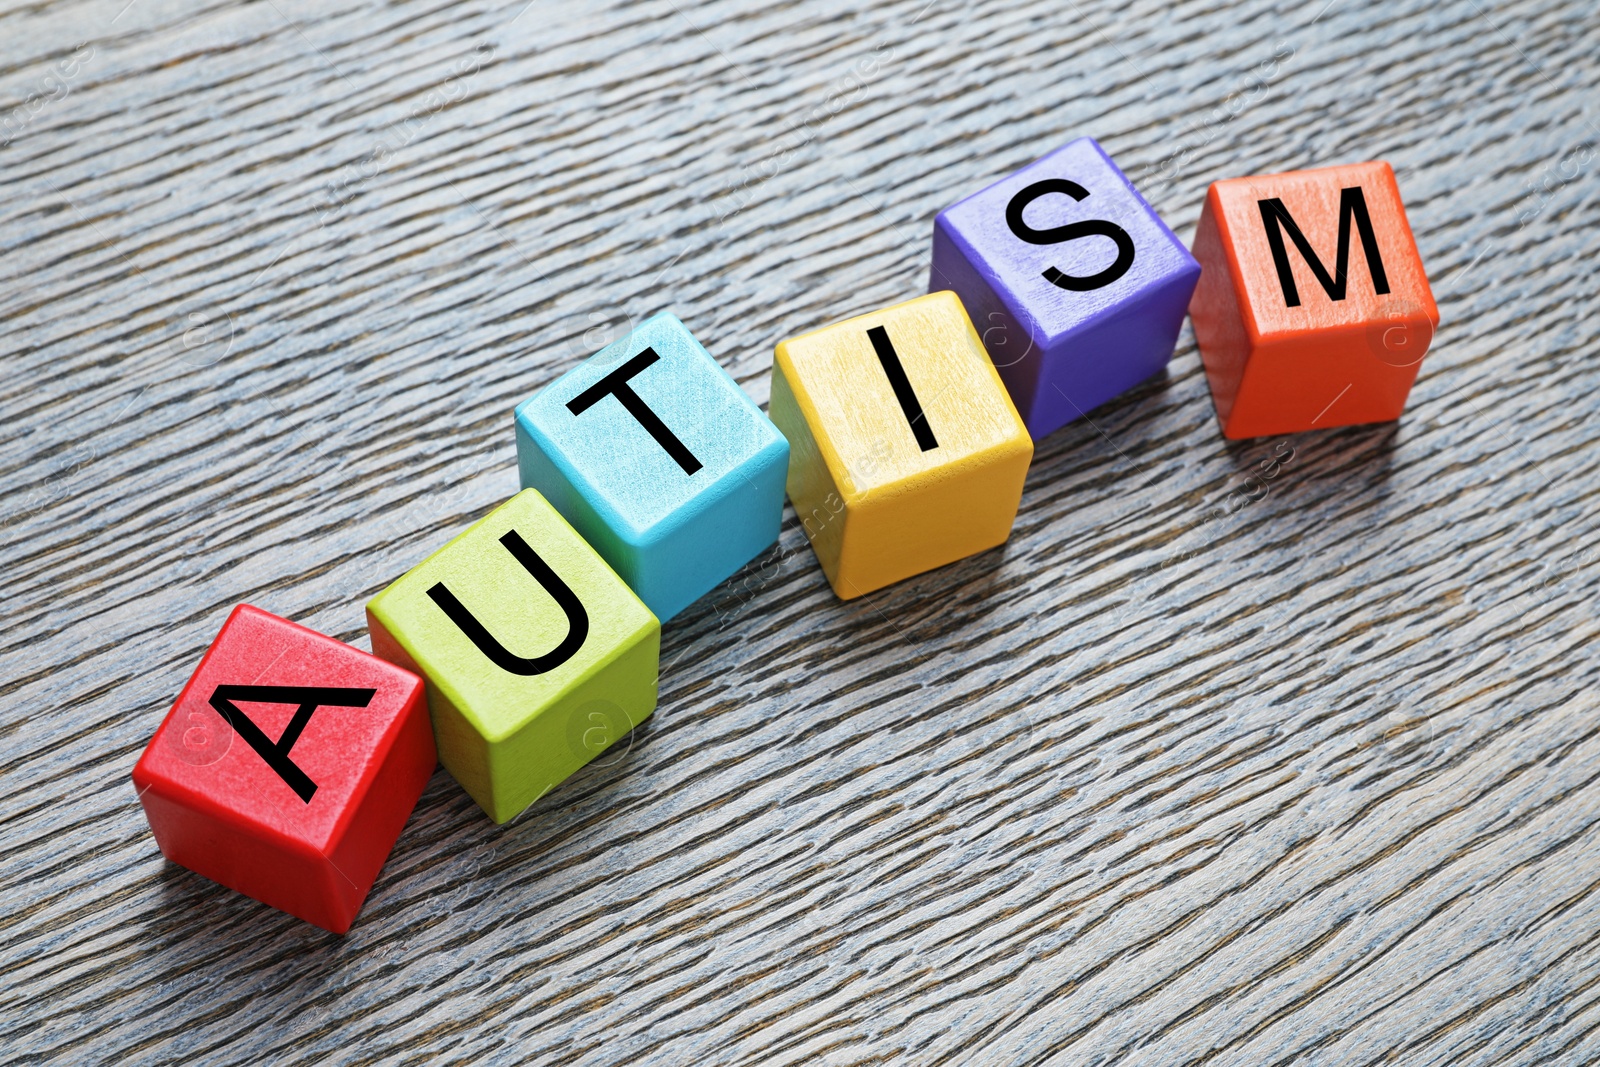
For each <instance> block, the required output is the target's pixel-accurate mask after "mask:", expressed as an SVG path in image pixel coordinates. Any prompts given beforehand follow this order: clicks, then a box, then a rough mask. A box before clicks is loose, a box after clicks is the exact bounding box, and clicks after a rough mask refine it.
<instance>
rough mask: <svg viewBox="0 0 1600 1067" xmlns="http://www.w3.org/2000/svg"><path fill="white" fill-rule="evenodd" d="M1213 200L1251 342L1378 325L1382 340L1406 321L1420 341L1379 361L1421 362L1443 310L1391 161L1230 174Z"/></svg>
mask: <svg viewBox="0 0 1600 1067" xmlns="http://www.w3.org/2000/svg"><path fill="white" fill-rule="evenodd" d="M1206 200H1207V203H1206V207H1207V208H1208V209H1210V211H1211V213H1212V214H1213V216H1214V218H1215V221H1216V225H1217V229H1218V236H1219V238H1220V242H1221V247H1222V249H1223V251H1224V253H1225V254H1226V256H1227V263H1228V268H1229V271H1230V274H1231V275H1232V279H1233V284H1234V288H1235V290H1236V292H1237V294H1238V297H1237V298H1238V300H1239V305H1240V310H1241V311H1242V313H1243V318H1244V325H1245V329H1246V331H1247V334H1248V336H1249V339H1250V341H1251V342H1252V343H1257V344H1260V343H1265V344H1272V343H1276V342H1290V343H1292V342H1294V341H1296V340H1298V339H1299V338H1301V337H1304V336H1305V335H1306V334H1307V333H1310V332H1316V331H1332V330H1345V331H1357V330H1359V331H1363V332H1366V331H1368V330H1369V328H1371V329H1375V330H1376V331H1378V332H1377V333H1376V334H1375V336H1374V343H1375V344H1378V345H1379V346H1380V347H1381V346H1382V345H1383V343H1384V341H1383V336H1382V331H1383V329H1384V325H1385V324H1387V323H1389V322H1392V321H1395V320H1407V321H1412V322H1415V323H1417V324H1418V325H1419V326H1420V327H1421V329H1422V332H1423V333H1425V334H1426V337H1424V338H1423V340H1422V343H1421V344H1420V345H1418V344H1417V339H1416V338H1415V337H1413V338H1411V342H1410V343H1411V349H1412V351H1411V353H1409V354H1408V353H1405V352H1401V351H1396V352H1392V353H1390V352H1385V353H1381V354H1380V358H1382V359H1383V362H1385V363H1387V364H1389V365H1391V366H1404V365H1408V364H1410V363H1414V362H1416V361H1418V360H1420V359H1421V356H1422V351H1417V349H1418V348H1420V349H1421V350H1423V351H1425V350H1426V348H1427V340H1429V339H1431V337H1432V328H1433V327H1437V326H1438V324H1439V309H1438V307H1437V306H1436V305H1435V304H1434V300H1433V290H1432V289H1431V288H1430V287H1429V285H1428V275H1427V272H1426V270H1425V269H1424V268H1423V265H1422V257H1421V255H1420V254H1419V253H1418V252H1417V243H1416V239H1415V238H1414V237H1413V236H1412V233H1411V225H1410V223H1409V222H1407V220H1406V212H1405V206H1404V205H1403V204H1402V203H1401V201H1400V189H1399V187H1398V186H1397V185H1396V184H1395V179H1394V171H1393V169H1392V168H1390V166H1389V164H1387V163H1384V162H1374V163H1353V164H1348V165H1345V166H1338V167H1324V168H1321V169H1319V170H1301V171H1289V172H1287V173H1284V174H1273V175H1264V176H1258V177H1251V178H1230V179H1228V180H1227V181H1220V182H1215V183H1213V184H1212V186H1211V190H1210V192H1209V193H1208V194H1207V198H1206ZM1308 253H1309V254H1308ZM1341 268H1343V269H1341ZM1423 323H1425V324H1426V325H1425V326H1424V325H1422V324H1423ZM1396 336H1398V335H1396ZM1391 347H1392V346H1391Z"/></svg>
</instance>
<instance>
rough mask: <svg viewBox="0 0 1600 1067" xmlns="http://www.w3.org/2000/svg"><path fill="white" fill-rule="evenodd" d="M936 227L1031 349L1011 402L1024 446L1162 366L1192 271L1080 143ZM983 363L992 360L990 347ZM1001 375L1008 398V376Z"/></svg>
mask: <svg viewBox="0 0 1600 1067" xmlns="http://www.w3.org/2000/svg"><path fill="white" fill-rule="evenodd" d="M940 220H941V222H942V223H943V224H944V226H945V228H946V229H947V230H948V231H949V233H950V235H951V238H952V244H953V246H954V247H955V248H956V249H958V250H960V251H961V253H962V254H963V255H964V257H965V258H966V259H968V260H969V261H970V266H971V268H972V270H973V272H974V273H976V274H978V275H979V276H981V278H982V279H983V280H984V284H986V285H987V286H988V287H989V288H990V289H991V290H992V291H993V292H995V293H996V294H997V297H998V302H999V303H1000V304H1001V305H1003V306H1004V307H1005V308H1006V309H1007V310H1008V312H1009V314H1010V315H1011V316H1012V317H1013V318H1014V319H1015V320H1017V321H1018V322H1019V323H1020V324H1021V325H1022V331H1021V332H1023V333H1026V334H1027V335H1028V336H1029V337H1030V338H1031V339H1032V341H1033V343H1034V345H1035V346H1036V348H1037V349H1038V350H1039V354H1038V356H1037V361H1038V364H1039V370H1038V371H1037V372H1036V373H1035V374H1033V375H1032V376H1031V380H1032V383H1033V388H1032V389H1021V390H1014V391H1013V393H1012V399H1013V400H1015V401H1016V402H1017V408H1018V411H1019V412H1021V414H1022V417H1023V420H1024V421H1025V422H1026V424H1027V426H1028V429H1029V432H1030V433H1031V434H1032V436H1033V437H1034V438H1035V439H1038V438H1039V437H1042V436H1043V435H1044V434H1046V433H1049V432H1051V431H1052V430H1055V429H1057V428H1059V427H1060V426H1063V425H1065V424H1066V423H1068V422H1070V421H1072V420H1073V419H1076V418H1078V417H1079V416H1080V415H1082V414H1084V413H1086V412H1087V411H1089V410H1091V409H1093V408H1095V407H1097V406H1099V405H1100V404H1102V403H1104V402H1105V401H1107V400H1110V399H1112V398H1113V397H1115V396H1118V395H1120V394H1121V393H1123V392H1125V391H1127V390H1128V389H1129V388H1131V387H1132V386H1134V385H1136V384H1138V383H1139V382H1141V381H1144V380H1145V379H1147V378H1149V377H1151V376H1152V375H1154V374H1157V373H1159V372H1160V370H1161V368H1162V367H1164V366H1166V363H1167V361H1168V360H1169V359H1170V358H1171V357H1172V352H1173V349H1174V347H1175V346H1176V344H1177V338H1178V330H1179V328H1181V325H1182V314H1181V311H1182V308H1183V307H1184V306H1185V305H1187V303H1188V301H1189V296H1190V292H1192V290H1193V288H1194V285H1195V283H1196V282H1197V281H1198V279H1199V276H1200V268H1199V265H1198V264H1197V263H1196V262H1195V260H1194V258H1193V257H1192V256H1191V255H1190V254H1189V251H1188V249H1186V248H1184V247H1183V245H1182V243H1181V242H1179V241H1178V239H1177V238H1176V237H1175V236H1174V235H1173V233H1172V231H1171V230H1170V229H1169V228H1168V227H1167V225H1166V224H1165V223H1164V222H1162V221H1161V218H1160V217H1159V216H1158V215H1157V214H1156V213H1155V210H1154V209H1153V208H1152V207H1151V206H1150V205H1149V203H1148V202H1147V201H1146V200H1145V199H1144V197H1142V196H1141V195H1140V194H1139V192H1138V190H1137V189H1135V188H1134V187H1133V183H1132V182H1130V181H1129V180H1128V178H1127V176H1126V175H1124V174H1123V173H1122V171H1121V170H1120V169H1119V168H1118V167H1117V166H1116V164H1115V163H1114V162H1112V160H1111V158H1110V157H1109V156H1108V155H1106V153H1105V151H1104V149H1102V148H1101V147H1100V146H1099V145H1098V144H1097V143H1095V142H1094V141H1093V140H1092V139H1090V138H1087V137H1085V138H1080V139H1079V140H1076V141H1073V142H1071V143H1070V144H1067V145H1065V146H1063V147H1062V148H1060V149H1057V150H1056V151H1054V152H1051V153H1050V154H1049V155H1046V156H1044V157H1043V158H1041V159H1039V160H1037V161H1035V162H1034V163H1032V164H1030V165H1028V166H1027V167H1024V168H1023V169H1022V170H1020V171H1017V172H1016V173H1015V174H1012V175H1009V176H1008V177H1006V178H1003V179H1001V180H1000V181H998V182H996V183H994V184H993V185H991V186H989V187H988V188H986V189H983V190H982V191H980V192H978V193H976V194H974V195H972V196H969V197H967V198H966V199H965V200H962V201H961V202H959V203H957V204H955V205H954V206H952V207H950V208H948V209H946V210H945V211H944V212H943V213H941V215H940ZM936 242H937V238H936ZM950 273H951V274H952V275H955V276H959V274H960V272H959V271H956V270H950ZM965 295H966V294H965V292H964V291H963V296H965ZM979 299H980V302H981V294H980V296H979ZM969 310H970V307H969ZM986 313H992V312H986ZM1003 317H1004V316H1002V318H1003ZM997 321H999V320H997ZM1154 324H1158V325H1159V328H1153V325H1154ZM983 325H984V324H982V323H980V324H979V326H980V330H982V332H983V338H984V341H985V343H986V344H991V342H992V341H993V340H995V337H994V336H993V335H991V333H990V332H989V331H988V330H984V329H983ZM1006 340H1007V343H1010V341H1011V339H1010V338H1007V339H1006ZM990 355H991V357H992V358H994V359H995V361H996V364H997V365H998V364H999V363H1000V362H1001V358H1000V356H999V355H998V354H997V353H996V351H995V349H994V348H993V347H992V346H991V348H990ZM1006 358H1008V359H1009V358H1014V357H1006ZM1002 376H1003V377H1005V380H1006V385H1007V387H1008V388H1012V385H1013V378H1012V376H1007V375H1005V372H1004V371H1002Z"/></svg>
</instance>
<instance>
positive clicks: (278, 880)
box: [134, 773, 370, 934]
mask: <svg viewBox="0 0 1600 1067" xmlns="http://www.w3.org/2000/svg"><path fill="white" fill-rule="evenodd" d="M134 787H135V788H136V789H137V790H138V791H139V804H140V806H141V807H142V808H143V809H144V814H145V819H146V820H147V821H148V822H149V823H150V830H151V832H152V833H153V834H154V836H155V839H156V845H157V846H158V847H159V848H160V849H161V854H162V855H163V856H165V857H166V858H167V859H168V860H170V861H171V862H173V863H176V864H178V865H179V866H180V867H186V868H188V869H189V870H191V871H193V872H195V873H196V874H198V875H201V876H202V877H204V878H207V879H209V880H210V881H213V882H216V883H217V884H218V885H222V886H226V887H227V888H229V889H232V890H233V891H234V892H236V893H242V894H244V895H245V896H247V897H250V898H251V899H252V900H257V901H260V902H261V903H262V904H265V905H267V906H268V907H270V908H276V909H277V910H279V911H282V912H286V913H288V914H290V915H293V916H294V917H295V918H297V919H303V920H304V921H306V922H308V923H311V924H312V925H313V926H318V927H321V928H322V929H324V930H328V931H331V932H333V933H336V934H343V933H346V932H348V931H349V929H350V925H351V923H352V922H353V921H354V920H355V916H356V912H357V910H359V908H360V905H361V900H360V899H358V900H356V901H355V902H354V905H353V906H352V904H351V902H350V896H349V894H348V893H347V892H345V891H341V890H340V889H338V888H337V887H335V885H334V880H335V878H336V877H337V876H336V875H335V874H334V872H333V868H332V864H331V863H330V862H329V860H328V859H327V858H326V857H324V856H321V855H319V854H317V853H315V852H313V851H311V850H310V849H308V848H306V847H305V846H304V845H301V844H298V843H296V842H293V841H290V840H288V839H286V838H284V837H282V836H280V835H276V834H265V835H261V836H257V835H255V834H252V833H249V832H246V831H243V830H241V828H240V826H239V825H238V823H236V822H235V821H233V820H231V819H229V818H227V816H226V815H224V814H222V813H220V812H217V811H215V810H213V809H211V808H210V807H209V806H208V805H206V804H205V803H204V802H203V801H202V802H199V803H197V802H196V801H197V797H196V795H195V794H194V793H193V791H192V790H189V789H187V788H184V787H183V786H181V785H178V784H177V783H174V782H172V781H170V780H168V779H166V778H164V777H160V776H156V775H148V774H140V773H135V775H134ZM368 886H369V887H370V883H368ZM360 897H361V899H365V897H366V890H365V889H362V891H361V893H360Z"/></svg>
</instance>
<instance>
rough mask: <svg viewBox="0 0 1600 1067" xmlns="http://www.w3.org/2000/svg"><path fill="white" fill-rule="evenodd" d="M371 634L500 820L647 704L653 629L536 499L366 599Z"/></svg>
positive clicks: (478, 526) (459, 775)
mask: <svg viewBox="0 0 1600 1067" xmlns="http://www.w3.org/2000/svg"><path fill="white" fill-rule="evenodd" d="M367 626H368V628H369V629H370V630H371V633H372V650H373V652H375V653H376V654H377V655H379V656H382V657H383V658H384V659H386V660H389V661H390V662H391V663H397V664H400V665H401V666H403V667H405V668H407V669H408V670H412V671H415V672H416V673H418V674H420V675H422V677H423V678H424V680H426V682H427V692H428V707H429V710H430V711H431V712H432V715H433V729H434V735H435V737H436V738H437V740H438V745H439V762H441V763H443V764H444V766H445V769H446V770H448V771H449V772H450V773H451V774H453V775H455V778H456V781H458V782H460V783H461V785H462V787H463V788H464V789H466V791H467V793H468V794H469V795H471V797H472V799H473V800H476V801H477V802H478V805H479V806H480V807H481V808H483V810H484V811H485V812H487V813H488V814H489V817H490V818H492V819H493V820H494V821H495V822H498V823H503V822H505V821H506V820H508V819H511V818H513V817H514V816H516V815H517V814H518V813H519V812H521V811H522V810H523V809H524V808H526V807H527V806H528V805H529V804H532V803H533V802H534V801H535V800H538V799H539V798H540V797H542V796H543V795H544V794H545V793H547V792H549V791H550V790H551V789H552V788H554V787H555V786H556V785H557V784H559V783H560V782H561V781H562V780H564V779H565V778H567V776H569V775H570V774H572V773H573V772H574V771H576V770H578V768H580V767H582V766H583V765H584V764H586V763H588V762H589V760H591V759H592V758H594V757H595V756H597V755H599V754H600V753H601V752H603V751H605V750H606V749H607V748H608V747H610V746H611V745H612V744H613V743H614V742H616V741H618V740H620V739H622V738H625V737H627V736H629V734H630V732H631V731H632V729H633V728H634V727H635V726H637V725H638V724H639V723H641V722H643V721H644V719H645V718H646V717H647V716H648V715H649V714H650V713H651V711H653V710H654V709H655V706H656V671H657V667H658V666H659V663H660V658H661V624H660V623H659V622H657V621H656V618H655V616H654V615H652V614H650V610H649V609H648V608H646V607H645V606H644V604H642V603H641V602H640V601H639V598H638V597H636V596H634V594H633V592H632V591H631V590H629V588H628V587H627V585H626V584H625V583H624V582H623V581H622V579H621V578H619V577H617V575H616V573H615V572H614V571H612V570H611V568H610V567H608V566H607V565H606V563H605V561H604V560H602V559H601V558H600V557H599V556H598V555H596V554H595V551H594V549H592V548H590V547H589V545H588V544H587V543H585V542H584V540H583V538H582V537H579V536H578V533H577V531H576V530H574V529H573V528H572V527H571V526H569V525H568V524H567V522H566V520H565V519H563V518H562V517H561V516H560V515H559V514H558V513H557V512H556V510H555V509H554V508H553V507H551V506H550V504H549V503H548V502H547V501H546V500H545V499H544V497H542V496H540V495H539V493H538V491H537V490H533V489H525V490H523V491H522V492H520V493H518V494H517V495H516V496H514V497H512V498H511V499H510V500H509V501H507V502H506V503H505V504H502V505H501V506H500V507H498V508H496V509H495V510H494V511H492V512H490V513H489V514H488V515H487V516H485V517H484V518H483V519H480V520H479V521H478V522H476V523H474V524H473V525H472V526H470V527H468V528H467V529H466V531H465V532H463V533H461V534H459V535H458V536H457V537H456V538H455V539H454V540H452V541H451V542H450V543H449V544H447V545H445V546H444V547H443V548H441V549H439V550H438V551H437V552H435V553H433V555H431V556H429V557H428V558H427V559H425V560H423V561H422V562H421V563H419V564H418V565H417V566H415V567H413V568H412V569H411V570H409V571H407V572H406V573H405V574H404V575H402V576H401V577H400V578H399V579H397V580H396V581H395V582H394V583H393V584H392V585H390V586H389V587H388V588H387V589H385V590H384V591H383V592H381V593H379V594H378V595H377V596H375V597H373V599H372V600H371V602H369V603H368V604H367Z"/></svg>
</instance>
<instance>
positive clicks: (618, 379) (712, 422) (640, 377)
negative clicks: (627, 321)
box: [516, 312, 789, 621]
mask: <svg viewBox="0 0 1600 1067" xmlns="http://www.w3.org/2000/svg"><path fill="white" fill-rule="evenodd" d="M516 425H517V462H518V467H519V470H520V473H521V476H522V487H523V488H524V489H537V490H539V492H540V493H542V494H543V495H544V497H545V499H547V500H549V501H550V503H551V504H553V505H554V506H555V508H556V510H557V511H559V512H560V513H561V516H562V517H563V518H564V519H566V520H567V522H569V523H571V524H572V526H573V528H575V529H576V530H577V531H578V532H579V533H580V534H582V535H583V537H584V539H585V540H587V541H588V542H589V544H590V545H592V546H593V547H594V549H595V551H596V552H598V553H599V554H600V556H601V558H603V559H604V560H605V561H606V562H607V563H609V564H610V565H611V568H612V569H613V570H615V571H616V572H617V574H618V575H620V576H621V578H622V580H623V581H625V582H627V583H628V586H629V588H631V589H632V590H633V591H634V593H635V594H636V595H637V596H638V597H639V599H640V600H642V601H644V602H645V605H646V606H647V607H649V609H650V610H651V611H652V612H654V613H655V615H656V617H657V618H659V619H661V620H662V621H666V620H667V619H669V618H671V617H672V616H674V615H676V614H677V613H678V612H680V611H682V610H683V609H684V608H686V607H688V606H689V605H690V604H691V603H693V602H694V601H695V600H697V599H699V598H700V597H701V596H703V595H704V594H706V593H707V592H710V591H711V590H712V589H713V588H715V587H716V586H717V585H718V584H719V583H721V582H722V581H723V580H724V579H726V578H727V577H728V576H729V575H731V574H733V573H734V572H735V571H737V570H738V569H739V568H740V567H742V566H744V565H745V564H746V563H748V562H749V561H750V560H751V559H753V558H755V557H756V556H757V555H759V554H760V553H761V552H762V551H764V550H765V549H766V548H768V547H769V546H770V545H772V544H773V543H775V542H776V541H777V539H778V523H779V520H780V519H781V518H782V515H783V483H784V476H785V474H786V473H787V471H788V466H789V442H788V441H787V440H785V438H784V436H783V434H781V433H779V432H778V429H777V427H775V426H773V425H772V423H771V422H770V421H769V420H768V419H767V417H766V415H764V414H762V412H761V409H760V408H758V407H756V405H755V404H754V403H753V402H752V401H751V400H750V398H749V397H748V396H746V395H745V392H744V390H743V389H741V388H739V384H738V383H737V382H735V381H734V380H733V379H732V378H731V377H729V376H728V373H727V372H726V371H724V370H723V369H722V367H721V366H719V365H718V364H717V361H716V360H715V359H713V358H711V353H709V352H707V351H706V350H705V348H704V347H702V346H701V344H700V342H699V341H696V340H695V339H694V335H693V334H691V333H690V332H689V328H688V327H687V326H685V325H684V324H683V323H682V322H680V321H679V320H678V318H677V316H675V315H672V314H669V313H667V312H662V313H661V314H659V315H655V316H653V317H651V318H649V319H647V320H645V322H643V323H642V324H641V325H640V326H639V327H638V328H637V329H635V330H634V331H633V332H632V333H630V334H628V335H627V336H626V337H623V338H621V339H620V340H617V341H615V342H613V343H612V344H610V345H607V346H606V347H605V348H603V349H601V350H600V351H599V352H597V353H595V354H594V355H593V356H591V357H590V358H589V359H587V360H585V361H584V362H583V363H581V364H579V365H578V366H576V367H574V368H573V369H572V370H570V371H568V372H567V373H566V374H563V375H562V376H561V377H560V378H557V379H556V380H555V381H554V382H552V383H551V384H550V385H548V386H546V387H545V388H544V389H542V390H540V391H539V392H538V393H537V394H536V395H535V396H533V397H532V398H531V399H529V400H526V401H524V402H523V403H521V404H520V405H518V407H517V411H516Z"/></svg>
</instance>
